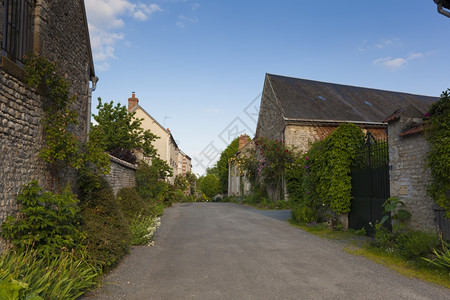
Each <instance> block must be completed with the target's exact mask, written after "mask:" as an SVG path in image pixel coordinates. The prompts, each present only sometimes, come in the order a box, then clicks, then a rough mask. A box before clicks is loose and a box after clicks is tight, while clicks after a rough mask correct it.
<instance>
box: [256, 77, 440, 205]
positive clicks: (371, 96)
mask: <svg viewBox="0 0 450 300" xmlns="http://www.w3.org/2000/svg"><path fill="white" fill-rule="evenodd" d="M437 99H438V98H436V97H428V96H420V95H412V94H406V93H399V92H391V91H383V90H376V89H370V88H363V87H355V86H347V85H340V84H334V83H327V82H318V81H312V80H306V79H299V78H291V77H285V76H279V75H272V74H266V78H265V82H264V88H263V93H262V97H261V104H260V110H259V117H258V123H257V128H256V135H255V138H260V137H266V138H270V139H276V140H281V141H283V142H285V143H286V145H288V146H294V147H295V149H296V151H299V152H306V151H307V150H308V149H309V147H310V145H311V143H312V142H314V141H317V140H322V139H324V138H325V137H326V136H328V135H329V134H330V133H331V132H332V131H333V130H335V129H336V128H337V127H338V126H339V125H340V124H342V123H353V124H356V125H358V126H359V127H360V128H361V129H362V130H363V131H370V132H371V134H372V135H373V136H374V137H375V138H383V139H385V138H386V129H387V123H386V122H384V119H385V118H386V116H389V115H390V114H391V113H392V112H393V111H395V110H397V109H401V108H403V107H406V106H408V105H414V106H416V107H417V108H419V109H421V110H424V111H425V110H427V109H428V106H429V105H430V104H431V103H433V102H434V101H436V100H437ZM284 191H285V192H284V195H285V197H286V196H287V191H286V188H284ZM269 192H273V191H269Z"/></svg>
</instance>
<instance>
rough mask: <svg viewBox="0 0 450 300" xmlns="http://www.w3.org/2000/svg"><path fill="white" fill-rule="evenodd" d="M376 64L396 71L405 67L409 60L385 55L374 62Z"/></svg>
mask: <svg viewBox="0 0 450 300" xmlns="http://www.w3.org/2000/svg"><path fill="white" fill-rule="evenodd" d="M373 63H374V64H382V65H384V66H385V67H387V68H388V69H390V70H392V71H395V70H398V69H400V68H401V67H403V66H404V65H406V64H407V63H408V61H407V60H406V59H404V58H400V57H399V58H392V57H384V58H379V59H377V60H375V61H374V62H373Z"/></svg>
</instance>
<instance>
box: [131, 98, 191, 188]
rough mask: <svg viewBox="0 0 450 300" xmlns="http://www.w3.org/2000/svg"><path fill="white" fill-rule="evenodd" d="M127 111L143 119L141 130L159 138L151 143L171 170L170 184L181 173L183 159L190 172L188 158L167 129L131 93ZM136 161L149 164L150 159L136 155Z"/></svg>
mask: <svg viewBox="0 0 450 300" xmlns="http://www.w3.org/2000/svg"><path fill="white" fill-rule="evenodd" d="M128 111H129V112H135V113H136V114H135V117H136V118H137V119H143V121H142V125H141V126H142V128H143V129H144V130H150V132H151V133H153V134H154V135H156V136H158V137H159V138H158V139H156V140H155V141H154V142H153V145H154V147H155V149H156V152H157V154H158V155H159V157H160V158H161V159H162V160H164V161H166V162H167V164H168V165H169V166H170V167H171V168H172V172H173V176H172V177H171V178H169V182H170V183H171V184H173V183H174V181H175V177H176V176H177V175H178V174H182V173H183V159H184V160H185V161H186V165H185V169H186V170H189V171H190V170H191V165H190V157H189V156H187V155H186V154H184V153H183V152H182V151H181V150H180V149H179V148H178V145H177V142H176V141H175V139H174V137H173V135H172V133H171V131H170V130H169V128H164V127H163V126H162V125H161V124H160V123H159V122H158V121H157V120H156V119H155V118H153V117H152V116H151V115H150V114H149V113H148V112H147V111H146V110H145V109H144V108H143V107H141V106H140V105H139V99H138V98H136V94H135V93H132V95H131V98H128ZM137 158H138V160H144V161H145V162H147V163H149V164H151V159H150V158H148V157H145V156H143V155H142V154H139V153H137ZM188 161H189V166H188Z"/></svg>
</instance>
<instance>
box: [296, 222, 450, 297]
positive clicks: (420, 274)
mask: <svg viewBox="0 0 450 300" xmlns="http://www.w3.org/2000/svg"><path fill="white" fill-rule="evenodd" d="M289 222H290V223H291V224H292V225H293V226H295V227H299V228H301V229H303V230H304V231H307V232H309V233H311V234H314V235H317V236H319V237H321V238H325V239H330V240H334V241H337V242H339V243H341V244H343V245H344V251H346V252H348V253H350V254H354V255H360V256H364V257H366V258H368V259H370V260H372V261H374V262H376V263H378V264H381V265H384V266H387V267H389V268H390V269H392V270H394V271H396V272H398V273H400V274H402V275H405V276H407V277H413V278H417V279H420V280H423V281H427V282H430V283H433V284H438V285H441V286H444V287H446V288H450V273H449V272H448V271H446V270H443V269H439V268H437V267H435V266H433V265H431V264H429V263H427V262H425V261H406V260H405V259H404V258H401V257H398V256H395V255H393V254H391V253H387V252H383V251H382V250H380V249H377V248H375V247H373V246H371V238H369V237H364V236H361V235H358V234H356V231H354V230H349V231H343V230H332V229H330V228H328V227H327V226H326V225H323V224H317V225H315V226H307V225H300V224H297V223H296V222H294V221H292V220H291V221H289Z"/></svg>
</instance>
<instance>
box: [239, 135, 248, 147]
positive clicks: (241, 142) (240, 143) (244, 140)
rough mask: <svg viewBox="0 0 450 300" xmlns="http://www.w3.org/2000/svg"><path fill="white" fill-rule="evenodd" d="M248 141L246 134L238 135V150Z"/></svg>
mask: <svg viewBox="0 0 450 300" xmlns="http://www.w3.org/2000/svg"><path fill="white" fill-rule="evenodd" d="M249 142H250V138H249V137H248V135H246V134H244V135H241V136H240V137H239V150H241V149H242V148H244V147H245V146H246V145H247V144H248V143H249Z"/></svg>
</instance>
